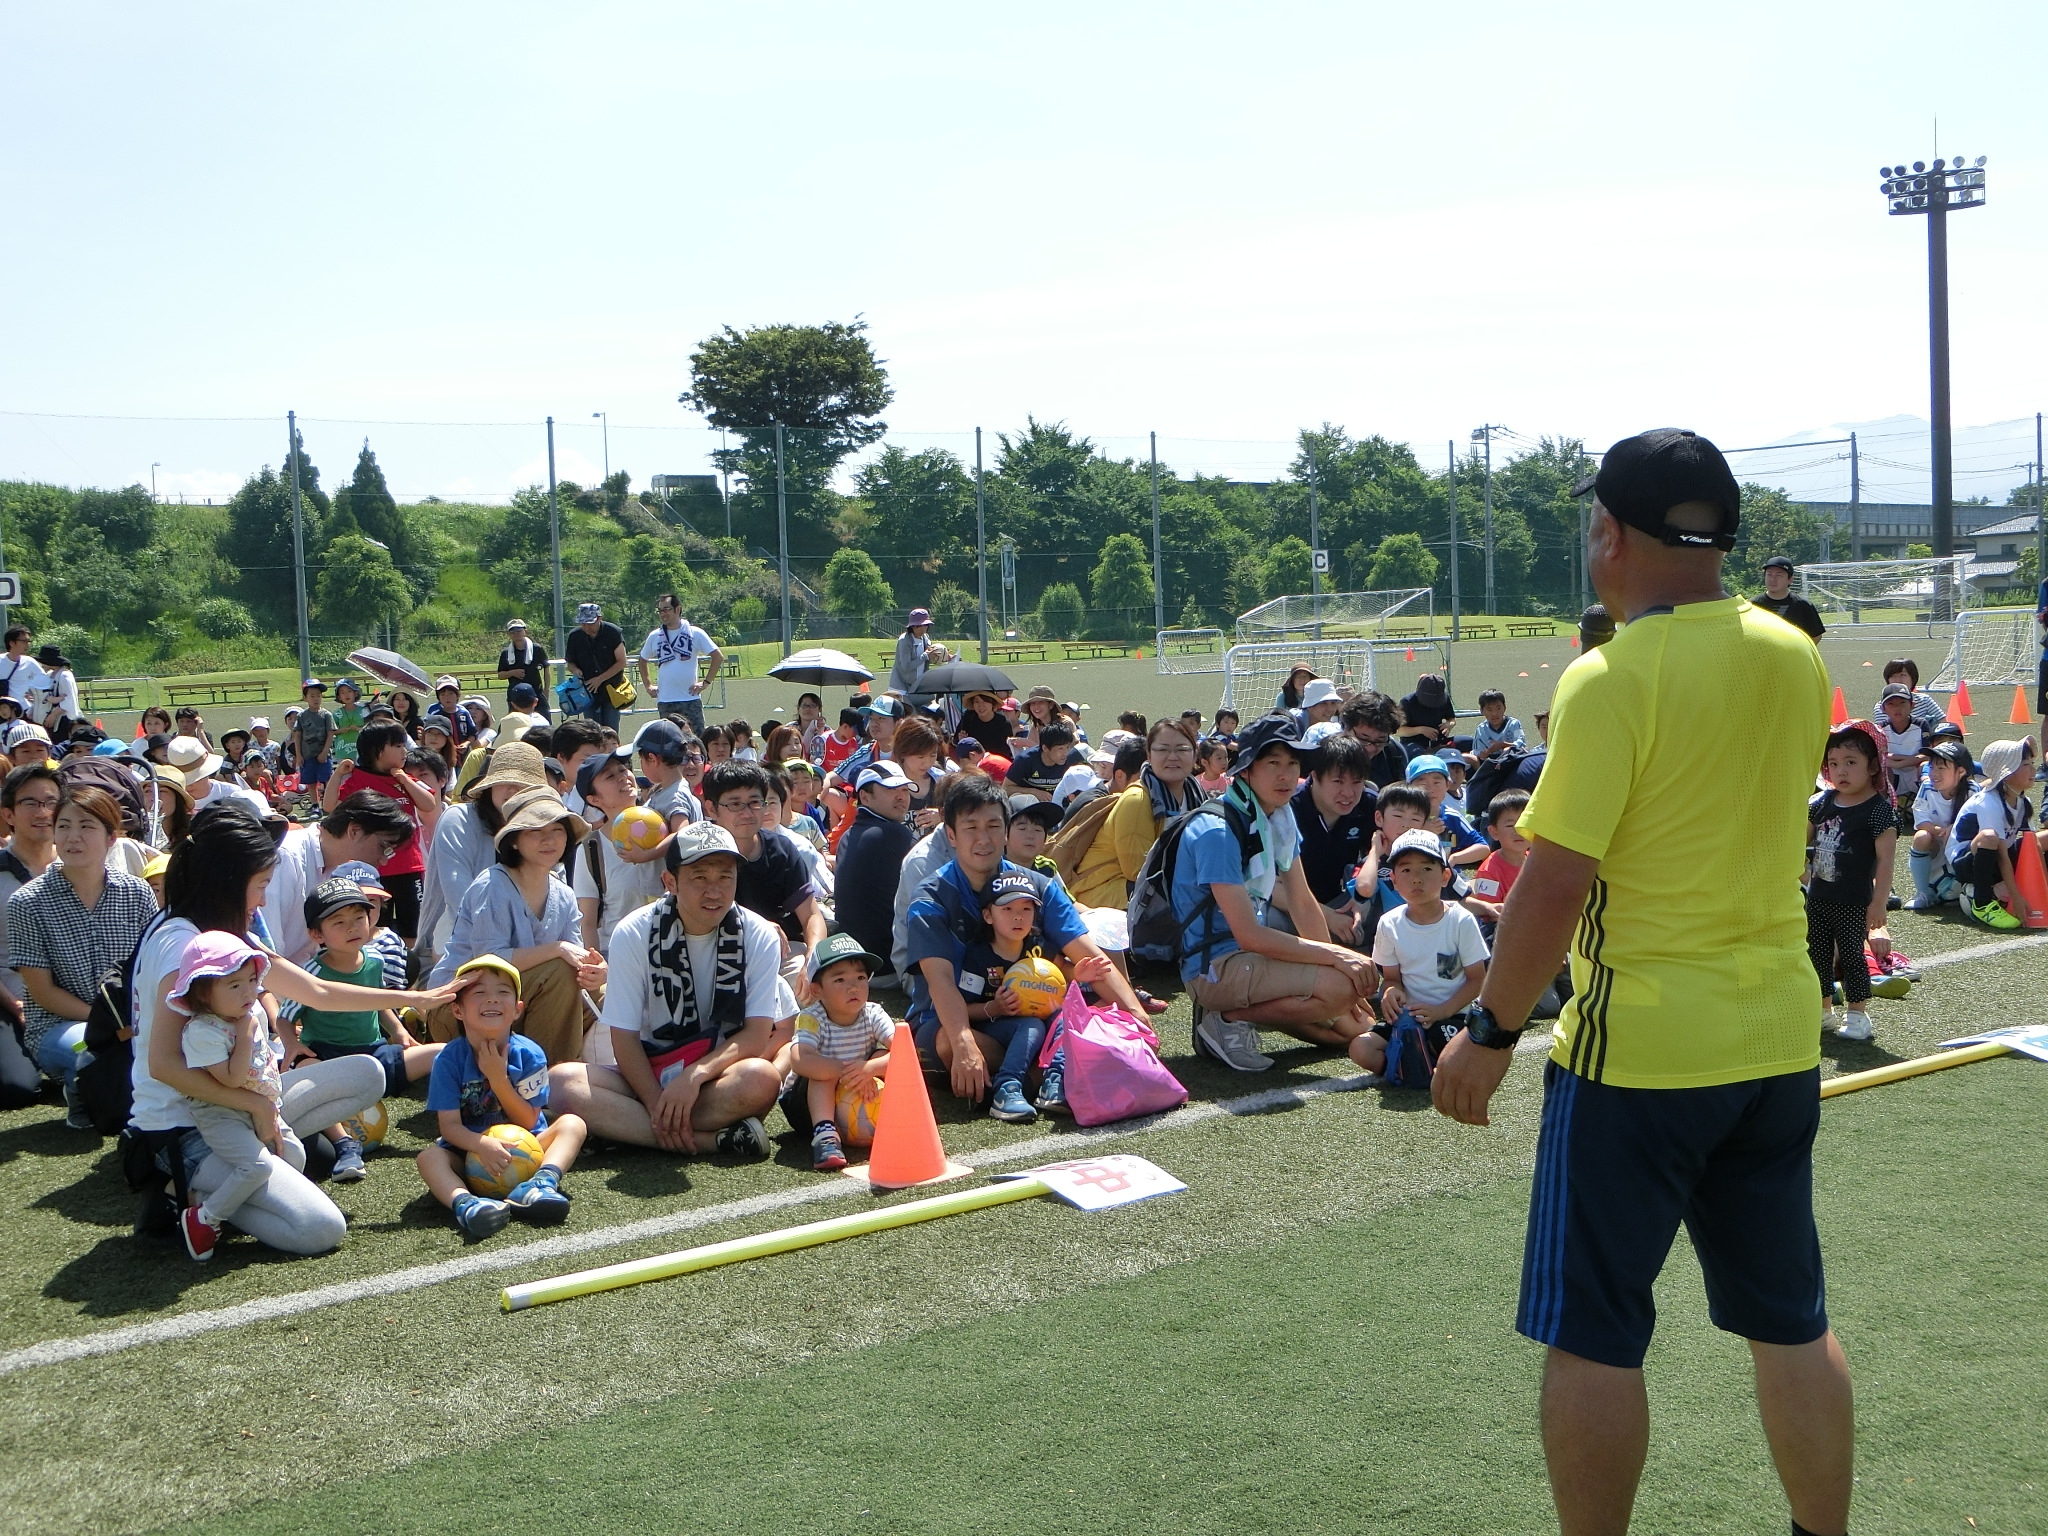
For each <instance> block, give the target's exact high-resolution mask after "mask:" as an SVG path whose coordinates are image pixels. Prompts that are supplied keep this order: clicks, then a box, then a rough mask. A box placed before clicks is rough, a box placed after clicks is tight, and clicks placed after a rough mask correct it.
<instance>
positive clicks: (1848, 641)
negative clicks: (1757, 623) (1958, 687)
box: [1798, 555, 1970, 708]
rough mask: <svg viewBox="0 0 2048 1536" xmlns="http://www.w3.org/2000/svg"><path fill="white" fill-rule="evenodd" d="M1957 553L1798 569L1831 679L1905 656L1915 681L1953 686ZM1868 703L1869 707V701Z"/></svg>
mask: <svg viewBox="0 0 2048 1536" xmlns="http://www.w3.org/2000/svg"><path fill="white" fill-rule="evenodd" d="M1965 563H1966V562H1965V561H1964V559H1963V557H1962V556H1960V555H1955V556H1949V557H1947V558H1943V559H1921V560H1853V561H1834V562H1824V563H1820V564H1815V565H1808V566H1802V567H1801V568H1800V571H1799V587H1798V591H1799V595H1800V596H1801V597H1803V598H1805V599H1806V600H1807V601H1808V602H1809V603H1812V604H1813V606H1814V607H1815V608H1816V609H1817V610H1819V612H1820V618H1821V623H1822V624H1824V625H1826V626H1827V634H1826V636H1825V637H1823V639H1822V640H1821V647H1820V648H1821V654H1822V655H1823V656H1824V657H1825V658H1826V659H1827V661H1828V664H1829V666H1830V668H1831V669H1832V670H1833V671H1834V672H1835V674H1836V675H1837V676H1844V675H1847V669H1849V668H1854V667H1860V666H1861V664H1862V663H1863V662H1866V661H1868V662H1871V663H1873V664H1876V665H1882V664H1883V663H1884V662H1885V661H1887V660H1890V659H1891V658H1893V657H1897V656H1907V657H1911V658H1912V659H1913V661H1914V662H1915V663H1916V664H1917V665H1918V666H1919V668H1920V677H1921V679H1922V686H1924V687H1930V688H1953V687H1955V680H1956V677H1957V675H1958V672H1957V668H1958V666H1959V665H1960V661H1961V657H1960V625H1959V623H1958V616H1959V615H1960V614H1961V613H1962V611H1963V608H1964V605H1965V603H1966V602H1967V601H1968V598H1969V591H1970V589H1969V586H1968V584H1967V583H1965V582H1964V580H1963V566H1964V564H1965ZM1872 707H1873V708H1875V706H1874V705H1873V706H1872Z"/></svg>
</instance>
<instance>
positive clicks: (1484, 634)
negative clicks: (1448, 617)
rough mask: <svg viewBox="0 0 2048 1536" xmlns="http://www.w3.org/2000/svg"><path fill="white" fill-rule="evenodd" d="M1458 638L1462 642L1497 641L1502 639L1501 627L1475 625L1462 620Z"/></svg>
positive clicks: (1495, 625) (1459, 625)
mask: <svg viewBox="0 0 2048 1536" xmlns="http://www.w3.org/2000/svg"><path fill="white" fill-rule="evenodd" d="M1458 638H1459V639H1460V640H1497V639H1499V638H1500V626H1499V625H1497V624H1473V623H1469V622H1466V621H1463V620H1461V621H1460V622H1459V624H1458Z"/></svg>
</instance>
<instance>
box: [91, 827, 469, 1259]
mask: <svg viewBox="0 0 2048 1536" xmlns="http://www.w3.org/2000/svg"><path fill="white" fill-rule="evenodd" d="M276 864H277V849H276V845H275V844H273V843H272V842H271V840H270V833H269V831H268V830H267V829H266V828H265V827H264V825H263V823H262V821H260V820H259V819H258V818H257V817H256V816H255V814H254V813H253V811H252V810H251V809H250V807H249V806H248V805H247V803H246V802H244V801H241V800H229V801H225V802H224V803H222V804H221V805H219V806H209V807H207V808H206V809H205V810H204V811H202V812H201V813H200V814H199V815H198V816H197V817H196V818H194V820H193V823H192V835H191V837H190V838H188V839H187V840H186V841H185V842H184V843H182V844H180V845H179V847H178V849H177V851H176V852H175V853H173V854H172V855H171V864H170V868H169V869H168V870H166V871H165V872H164V915H163V918H162V919H161V920H160V921H159V922H157V924H156V925H155V926H154V927H153V928H152V929H151V930H150V931H149V933H148V934H147V936H146V937H145V938H144V939H143V941H142V947H141V949H140V950H139V951H138V952H137V955H136V960H135V987H134V992H133V994H132V995H133V997H134V999H135V1017H134V1020H133V1023H134V1027H135V1072H134V1079H133V1084H134V1090H135V1107H134V1110H133V1111H132V1114H131V1119H132V1122H133V1124H134V1126H135V1128H136V1129H137V1130H140V1131H152V1132H165V1131H175V1130H179V1129H183V1128H187V1127H190V1126H191V1124H192V1114H191V1108H190V1103H189V1101H190V1100H192V1099H199V1100H203V1101H205V1102H206V1103H209V1104H219V1105H222V1106H223V1107H225V1108H229V1109H239V1110H243V1111H245V1112H248V1113H251V1114H254V1115H256V1117H257V1125H258V1129H259V1133H260V1131H261V1129H262V1128H263V1126H264V1124H265V1123H266V1122H267V1120H268V1117H269V1114H270V1109H269V1105H268V1103H267V1101H265V1100H264V1099H262V1098H261V1096H260V1095H257V1094H253V1093H249V1092H245V1091H243V1090H241V1089H236V1088H229V1087H226V1086H224V1085H223V1084H221V1083H220V1082H218V1081H216V1080H215V1078H214V1077H213V1075H212V1074H211V1073H209V1072H206V1071H203V1070H199V1069H195V1068H192V1067H188V1066H186V1065H185V1059H184V1054H183V1052H182V1051H181V1050H180V1049H179V1042H180V1037H181V1035H182V1032H183V1026H184V1022H185V1021H184V1018H183V1016H182V1015H180V1014H178V1013H177V1012H176V1011H175V1010H173V1009H172V1008H171V1007H170V1006H169V1005H168V1003H167V1002H166V999H167V998H168V997H169V996H170V991H171V988H172V986H173V985H174V984H175V983H176V981H177V975H178V962H179V960H180V959H181V958H182V957H183V956H184V953H185V946H186V945H187V944H188V943H190V942H191V940H192V939H194V938H196V937H197V936H198V935H199V934H200V933H201V932H203V931H205V930H208V929H219V930H221V931H222V932H226V933H235V934H247V933H248V931H249V929H250V928H251V927H252V926H253V925H254V924H255V922H256V914H257V913H258V912H259V911H260V910H261V908H262V906H263V896H264V892H265V890H266V889H268V887H269V885H270V876H271V871H272V870H273V868H274V867H275V866H276ZM251 942H255V940H254V939H252V940H251ZM264 986H265V990H267V991H269V992H271V993H274V994H275V995H276V996H278V997H285V998H290V999H292V1000H293V1001H295V1002H299V1003H302V1004H304V1005H305V1006H307V1007H309V1008H320V1009H328V1010H348V1009H363V1008H399V1007H408V1006H412V1007H419V1008H422V1009H425V1008H431V1007H433V1006H434V1005H435V1004H436V1003H439V1002H441V1001H442V1000H443V994H442V993H440V992H423V993H412V992H392V991H386V990H383V989H379V988H374V987H351V986H344V985H341V984H339V983H336V982H331V981H322V980H319V979H317V978H315V977H313V976H310V975H308V974H307V973H306V972H305V971H303V970H301V969H299V967H297V966H295V965H293V964H291V963H290V962H289V961H286V960H283V959H276V958H274V959H273V960H272V961H271V965H270V969H269V971H268V972H267V973H266V974H265V977H264ZM283 1087H284V1095H283V1100H282V1102H281V1104H280V1105H279V1112H280V1114H281V1117H282V1118H283V1120H284V1121H285V1123H286V1124H288V1125H289V1126H290V1127H291V1128H292V1130H293V1131H295V1132H296V1133H298V1134H299V1135H300V1136H301V1137H310V1136H311V1135H313V1134H314V1133H315V1132H317V1131H319V1130H321V1129H322V1128H324V1127H326V1126H330V1125H332V1124H334V1123H335V1122H336V1121H337V1120H344V1119H347V1118H348V1117H349V1116H351V1115H355V1114H360V1113H361V1112H362V1111H363V1110H365V1109H368V1108H369V1107H370V1106H371V1105H372V1104H374V1103H376V1102H377V1100H378V1099H380V1098H382V1097H383V1096H384V1069H383V1067H382V1066H381V1065H379V1063H378V1062H377V1060H376V1058H375V1057H371V1056H344V1057H340V1058H337V1059H336V1060H334V1061H322V1062H314V1063H311V1064H309V1065H307V1066H303V1067H300V1068H298V1069H297V1070H295V1071H291V1072H287V1073H285V1074H284V1079H283ZM183 1145H184V1148H185V1154H184V1155H185V1156H186V1157H187V1158H188V1160H196V1166H194V1167H193V1168H192V1172H191V1187H192V1191H193V1193H194V1194H195V1195H200V1196H204V1195H205V1194H206V1193H208V1192H209V1191H211V1190H213V1189H215V1188H217V1187H218V1186H219V1184H220V1182H221V1180H222V1179H224V1178H225V1177H226V1176H227V1172H228V1166H227V1164H226V1163H225V1162H223V1161H222V1160H221V1159H220V1158H219V1157H217V1156H215V1155H213V1154H212V1153H210V1152H208V1151H207V1148H206V1143H205V1142H204V1140H202V1139H201V1138H200V1136H199V1134H198V1133H197V1132H196V1131H194V1132H192V1133H191V1134H190V1135H188V1136H186V1137H185V1138H184V1143H183ZM233 1224H234V1225H235V1226H236V1227H239V1228H240V1229H241V1230H242V1231H244V1232H246V1233H248V1234H249V1235H250V1236H251V1237H253V1238H255V1239H256V1240H257V1241H258V1242H261V1243H263V1244H264V1245H265V1246H267V1247H271V1248H276V1249H278V1250H279V1251H281V1252H284V1253H325V1252H327V1250H328V1249H330V1248H333V1247H336V1246H338V1245H339V1244H340V1242H341V1240H342V1238H343V1237H344V1236H345V1235H346V1234H347V1232H348V1223H347V1221H346V1220H345V1219H344V1218H343V1216H342V1214H341V1211H340V1210H339V1209H338V1208H337V1207H336V1206H335V1204H334V1202H333V1201H332V1200H330V1199H328V1198H327V1196H326V1195H324V1194H322V1193H321V1192H320V1189H319V1187H318V1186H317V1185H315V1184H314V1183H313V1181H312V1180H310V1179H308V1178H307V1177H306V1176H305V1175H304V1174H303V1173H301V1172H299V1171H298V1170H297V1169H295V1168H293V1167H291V1166H290V1165H289V1164H287V1163H285V1162H282V1161H274V1162H273V1165H272V1168H271V1172H270V1179H269V1182H268V1183H267V1184H266V1185H265V1186H264V1187H263V1188H262V1189H261V1190H259V1191H258V1192H257V1193H256V1194H254V1195H252V1196H251V1197H250V1198H249V1199H248V1200H247V1201H246V1202H245V1203H244V1204H243V1205H242V1206H241V1208H240V1209H239V1210H237V1211H236V1212H235V1216H234V1222H233Z"/></svg>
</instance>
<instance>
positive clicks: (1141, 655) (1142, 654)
mask: <svg viewBox="0 0 2048 1536" xmlns="http://www.w3.org/2000/svg"><path fill="white" fill-rule="evenodd" d="M1144 659H1145V647H1143V646H1142V645H1141V646H1139V647H1138V660H1140V661H1143V660H1144Z"/></svg>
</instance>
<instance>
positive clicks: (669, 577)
mask: <svg viewBox="0 0 2048 1536" xmlns="http://www.w3.org/2000/svg"><path fill="white" fill-rule="evenodd" d="M696 585H697V581H696V578H695V577H694V576H692V575H691V574H690V564H689V562H688V561H687V560H686V559H684V558H683V551H682V549H681V548H680V547H678V546H677V545H675V544H673V543H670V542H669V541H668V540H666V539H657V538H655V537H654V536H653V535H652V534H645V533H642V534H636V535H634V536H633V537H632V538H630V539H628V540H627V541H626V561H625V564H624V565H623V566H621V567H620V570H619V596H621V597H622V598H624V599H625V600H626V602H627V603H628V604H629V605H631V607H632V608H633V610H634V611H635V612H639V613H646V614H652V613H653V612H654V600H655V599H656V598H658V597H660V596H661V594H662V593H664V592H673V593H675V595H676V598H677V600H678V601H680V602H681V603H682V605H683V612H685V613H688V612H690V611H691V609H692V607H693V606H694V602H695V591H696Z"/></svg>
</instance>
